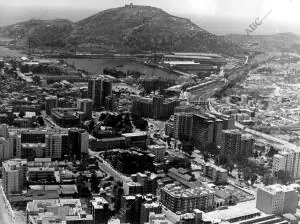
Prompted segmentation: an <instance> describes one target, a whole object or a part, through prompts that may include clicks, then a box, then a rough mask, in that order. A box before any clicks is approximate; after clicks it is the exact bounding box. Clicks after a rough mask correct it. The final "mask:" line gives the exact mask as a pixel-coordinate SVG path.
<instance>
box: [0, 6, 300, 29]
mask: <svg viewBox="0 0 300 224" xmlns="http://www.w3.org/2000/svg"><path fill="white" fill-rule="evenodd" d="M130 2H132V3H133V4H137V5H150V6H154V7H159V8H162V9H164V10H165V11H167V12H168V13H170V14H174V15H178V16H184V17H188V18H191V19H192V21H194V22H195V21H196V22H197V25H199V22H200V25H203V26H204V28H206V26H208V28H209V26H210V23H212V24H213V23H215V24H214V27H215V26H218V25H219V27H220V28H219V29H222V26H224V27H225V28H224V29H233V28H236V25H237V24H243V25H238V27H239V26H241V27H242V26H245V25H247V23H248V24H250V23H252V22H254V21H255V19H256V18H260V19H261V18H263V17H264V16H265V15H267V16H266V17H265V19H264V20H263V23H264V24H266V25H265V27H268V26H271V24H272V26H273V31H272V32H282V31H289V30H288V27H285V26H283V25H282V24H292V27H296V25H297V26H299V25H300V13H299V9H300V0H131V1H129V0H84V1H82V0H50V1H44V0H0V25H8V24H7V23H9V22H16V21H18V20H25V18H26V16H27V17H28V16H31V15H36V17H39V15H43V12H46V11H47V13H46V15H44V17H45V18H47V19H49V18H53V17H55V16H57V17H63V16H65V17H66V18H67V19H70V20H73V21H74V20H75V21H76V20H79V19H82V18H84V17H86V16H89V15H92V14H93V13H96V12H98V11H101V10H104V9H108V8H114V7H120V6H123V5H125V4H129V3H130ZM1 8H2V11H1ZM38 9H39V11H38ZM34 10H35V11H34ZM29 12H33V13H29ZM1 14H2V18H1ZM22 16H23V17H24V18H23V19H22V18H21V17H22ZM28 19H30V18H28ZM201 19H202V23H203V24H201ZM1 21H2V24H1ZM218 21H219V22H218ZM226 23H230V24H226ZM276 26H277V28H276ZM239 29H240V28H239ZM276 29H277V30H276ZM285 29H286V30H285ZM291 29H292V28H291ZM243 30H245V29H243ZM260 31H263V29H261V30H260ZM220 32H222V31H220Z"/></svg>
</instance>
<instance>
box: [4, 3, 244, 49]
mask: <svg viewBox="0 0 300 224" xmlns="http://www.w3.org/2000/svg"><path fill="white" fill-rule="evenodd" d="M0 35H2V36H7V37H11V38H14V39H16V40H17V45H20V46H22V45H23V46H24V45H25V44H26V43H27V44H28V42H29V43H31V45H32V46H34V47H39V48H40V47H50V48H68V49H72V48H77V49H80V50H85V51H94V52H107V51H109V52H136V53H138V52H149V51H151V52H153V51H156V52H171V51H183V52H212V53H222V54H234V53H237V52H239V50H240V48H239V46H238V45H236V44H234V43H233V42H232V41H230V40H229V41H228V40H227V39H226V38H224V37H221V36H216V35H213V34H211V33H209V32H207V31H205V30H203V29H201V28H200V27H198V26H197V25H195V24H194V23H192V22H191V21H190V20H189V19H185V18H180V17H176V16H172V15H170V14H168V13H166V12H165V11H163V10H161V9H158V8H154V7H150V6H135V5H127V6H125V7H119V8H114V9H108V10H105V11H102V12H99V13H97V14H95V15H93V16H91V17H89V18H86V19H83V20H81V21H79V22H77V23H72V22H71V21H68V20H47V21H42V20H34V21H27V22H23V23H18V24H15V25H12V26H8V27H4V28H1V29H0ZM28 40H30V41H28Z"/></svg>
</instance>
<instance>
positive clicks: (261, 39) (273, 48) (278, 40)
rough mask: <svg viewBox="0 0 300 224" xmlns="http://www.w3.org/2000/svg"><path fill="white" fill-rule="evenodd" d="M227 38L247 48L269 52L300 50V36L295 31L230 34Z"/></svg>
mask: <svg viewBox="0 0 300 224" xmlns="http://www.w3.org/2000/svg"><path fill="white" fill-rule="evenodd" d="M226 38H227V39H228V40H230V41H232V42H234V43H236V44H238V45H240V46H241V47H243V48H247V49H253V50H259V51H268V52H300V37H299V36H297V35H295V34H293V33H278V34H274V35H249V36H247V35H238V34H230V35H227V36H226Z"/></svg>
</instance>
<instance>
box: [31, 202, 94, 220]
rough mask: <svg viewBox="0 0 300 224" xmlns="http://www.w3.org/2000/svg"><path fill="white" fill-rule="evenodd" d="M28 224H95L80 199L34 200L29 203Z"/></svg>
mask: <svg viewBox="0 0 300 224" xmlns="http://www.w3.org/2000/svg"><path fill="white" fill-rule="evenodd" d="M26 213H27V223H28V224H40V223H55V224H79V223H80V224H94V222H93V216H92V215H88V214H87V213H86V212H85V211H84V210H83V209H82V207H81V202H80V199H48V200H33V201H32V202H29V203H27V207H26Z"/></svg>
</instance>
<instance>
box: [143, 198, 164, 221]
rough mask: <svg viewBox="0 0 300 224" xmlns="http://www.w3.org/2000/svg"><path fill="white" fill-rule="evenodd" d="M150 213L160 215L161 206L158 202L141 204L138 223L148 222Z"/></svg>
mask: <svg viewBox="0 0 300 224" xmlns="http://www.w3.org/2000/svg"><path fill="white" fill-rule="evenodd" d="M151 212H153V213H155V214H162V206H161V205H160V204H159V203H158V202H150V203H149V202H144V203H142V206H141V218H140V223H147V222H149V215H150V213H151Z"/></svg>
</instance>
